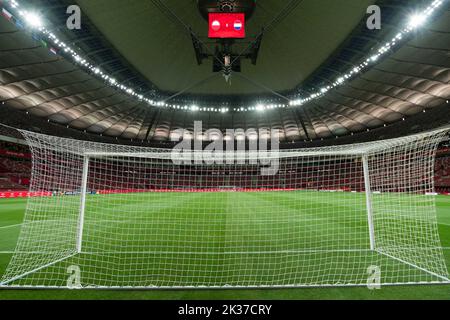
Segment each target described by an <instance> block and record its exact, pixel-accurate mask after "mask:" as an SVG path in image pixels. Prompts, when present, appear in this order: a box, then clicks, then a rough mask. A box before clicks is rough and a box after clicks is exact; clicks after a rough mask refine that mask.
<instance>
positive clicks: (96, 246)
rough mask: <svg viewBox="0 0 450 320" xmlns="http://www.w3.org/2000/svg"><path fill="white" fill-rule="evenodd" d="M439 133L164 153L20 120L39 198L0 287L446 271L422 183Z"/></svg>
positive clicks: (429, 188) (170, 284)
mask: <svg viewBox="0 0 450 320" xmlns="http://www.w3.org/2000/svg"><path fill="white" fill-rule="evenodd" d="M449 131H450V129H449V128H442V129H438V130H435V131H432V132H427V133H422V134H417V135H412V136H407V137H403V138H397V139H391V140H384V141H377V142H370V143H364V144H355V145H343V146H333V147H323V148H311V149H295V150H280V151H276V152H265V153H249V152H247V153H239V152H234V153H229V152H223V153H217V154H214V155H213V154H211V153H210V152H209V153H207V152H200V154H201V155H200V157H199V155H198V153H194V152H187V153H184V154H183V155H178V156H175V159H174V154H173V152H172V150H169V149H156V148H146V147H133V146H122V145H112V144H102V143H95V142H87V141H78V140H72V139H66V138H60V137H54V136H47V135H42V134H37V133H32V132H28V131H21V133H22V134H23V135H24V136H25V138H26V140H27V141H28V143H29V145H30V148H31V151H32V155H33V169H32V179H31V190H30V191H33V192H39V193H40V194H42V196H41V197H34V198H30V199H29V200H28V205H27V209H26V213H25V217H24V222H23V225H22V228H21V232H20V236H19V239H18V242H17V246H16V249H15V251H14V254H12V257H11V260H10V262H9V265H8V267H7V269H6V271H5V273H4V274H3V276H2V277H1V280H0V287H5V288H10V287H29V288H67V287H68V286H69V287H70V286H71V285H73V284H74V283H75V284H76V286H79V287H83V288H149V289H151V288H227V287H236V288H260V287H261V288H264V287H312V286H357V285H367V283H368V282H370V281H372V280H373V277H372V276H373V275H374V271H373V270H377V273H376V274H377V275H379V279H378V280H379V282H380V284H382V285H394V284H422V283H448V282H450V280H449V274H448V269H447V266H446V263H445V259H444V254H443V249H442V246H441V242H440V237H439V233H438V224H437V216H436V209H435V199H434V197H433V196H429V195H427V194H429V193H433V192H434V161H435V154H436V149H437V147H438V145H439V143H440V142H441V141H442V140H443V139H444V137H445V136H446V135H447V133H448V132H449ZM181 158H182V159H183V161H174V160H180V159H181ZM189 159H197V160H198V159H201V161H199V162H195V161H192V162H190V161H188V160H189ZM225 159H227V160H230V159H231V161H225ZM261 160H266V161H261ZM267 160H269V161H267ZM275 160H276V161H277V164H276V171H275V172H273V173H272V174H270V175H266V174H262V173H261V172H262V171H263V168H265V167H267V166H268V164H270V163H271V161H275ZM371 279H372V280H371Z"/></svg>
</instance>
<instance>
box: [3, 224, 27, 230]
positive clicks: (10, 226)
mask: <svg viewBox="0 0 450 320" xmlns="http://www.w3.org/2000/svg"><path fill="white" fill-rule="evenodd" d="M22 225H23V223H19V224H12V225H9V226H3V227H0V229H8V228H14V227H20V226H22Z"/></svg>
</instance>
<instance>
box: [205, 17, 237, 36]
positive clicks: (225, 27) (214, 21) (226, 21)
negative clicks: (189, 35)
mask: <svg viewBox="0 0 450 320" xmlns="http://www.w3.org/2000/svg"><path fill="white" fill-rule="evenodd" d="M208 36H209V37H210V38H245V14H244V13H210V14H209V35H208Z"/></svg>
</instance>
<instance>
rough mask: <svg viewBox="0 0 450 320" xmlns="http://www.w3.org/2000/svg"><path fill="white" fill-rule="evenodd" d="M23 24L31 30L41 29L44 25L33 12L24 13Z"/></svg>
mask: <svg viewBox="0 0 450 320" xmlns="http://www.w3.org/2000/svg"><path fill="white" fill-rule="evenodd" d="M24 18H25V22H26V23H27V24H28V25H29V26H30V27H32V28H42V26H43V25H44V23H43V21H42V18H41V17H40V16H39V15H38V14H37V13H34V12H25V13H24Z"/></svg>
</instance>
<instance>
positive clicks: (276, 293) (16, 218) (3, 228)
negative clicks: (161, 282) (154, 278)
mask: <svg viewBox="0 0 450 320" xmlns="http://www.w3.org/2000/svg"><path fill="white" fill-rule="evenodd" d="M191 196H192V197H197V198H199V197H200V198H201V197H208V194H201V193H200V194H193V195H191ZM236 196H237V197H244V198H245V199H240V201H245V202H246V203H247V205H246V206H245V207H246V208H247V207H248V208H249V210H255V208H256V210H257V208H258V207H259V206H260V207H264V206H267V205H269V204H268V203H264V202H267V201H275V202H277V201H278V202H279V203H275V204H273V203H271V204H270V207H271V208H277V207H278V208H280V211H281V212H289V210H286V211H283V208H282V206H283V205H285V204H286V202H283V201H280V200H279V199H270V197H268V196H259V195H258V193H254V194H253V193H248V194H245V193H243V194H240V195H234V197H236ZM215 197H226V193H222V194H216V195H215ZM282 197H289V193H286V194H285V195H283V196H282ZM327 197H328V198H330V197H342V195H339V196H337V195H336V196H334V195H333V196H330V195H328V194H327ZM117 198H118V199H122V201H123V199H124V197H123V196H121V197H117ZM277 198H279V197H277ZM161 199H162V198H161ZM166 200H167V199H166ZM336 200H337V199H333V200H331V201H330V209H332V207H333V206H336V205H338V204H339V201H336ZM198 201H199V200H198V199H197V200H195V201H191V202H189V201H188V202H187V203H185V202H184V203H180V204H179V205H180V208H179V209H178V210H177V212H178V214H181V213H185V214H189V210H192V208H190V206H189V203H193V204H195V203H198ZM436 202H437V209H438V219H439V232H440V235H441V241H442V246H443V247H444V248H446V249H445V251H444V252H445V258H446V262H447V266H449V267H450V249H449V248H450V197H446V196H439V197H437V201H436ZM202 203H207V202H202ZM25 205H26V200H25V199H8V200H6V199H3V200H0V274H2V273H3V271H4V270H5V268H6V266H7V264H8V262H9V259H10V258H11V251H14V248H15V244H16V241H17V237H18V234H19V231H20V228H21V224H22V220H23V214H24V210H25ZM120 205H122V206H123V208H122V212H126V211H127V204H126V203H121V202H120V201H116V202H114V201H112V202H111V208H110V210H112V212H113V211H117V210H120V209H118V207H117V206H120ZM229 205H233V204H232V203H229ZM291 205H292V204H291ZM181 208H182V210H181ZM252 208H253V209H252ZM321 208H323V204H322V206H321ZM106 210H108V208H106ZM161 210H162V211H163V212H164V207H163V205H162V204H161ZM183 210H184V211H183ZM88 211H89V212H90V213H92V211H93V210H92V209H89V202H88ZM271 214H272V213H271ZM193 222H195V221H193ZM199 222H200V221H199ZM87 224H88V225H89V220H87ZM112 228H114V226H113V227H112ZM96 231H98V230H96ZM90 232H92V234H90ZM261 234H264V230H262V233H261ZM85 236H86V237H87V239H89V237H95V232H94V230H91V231H90V230H89V229H87V230H86V235H85ZM215 236H217V234H211V239H213V237H215ZM254 236H255V237H257V236H258V235H254ZM183 237H184V238H186V237H185V235H184V236H183ZM117 240H120V239H117ZM261 240H264V239H261ZM343 240H345V239H343ZM111 241H112V242H113V241H114V239H111ZM145 241H146V242H144V243H141V245H146V246H151V245H154V244H155V243H156V241H157V239H145ZM219 244H220V235H218V241H217V245H219ZM274 245H275V244H274ZM214 246H215V244H214V243H210V244H209V247H207V248H211V249H212V250H216V248H215V247H214ZM269 247H270V245H269ZM194 249H195V248H194ZM203 249H204V248H203ZM3 299H450V285H422V286H396V287H387V286H384V287H382V289H381V290H368V289H367V288H365V287H358V288H304V289H258V290H256V289H255V290H154V291H152V290H148V291H139V290H135V291H120V290H117V291H115V290H0V300H3Z"/></svg>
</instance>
